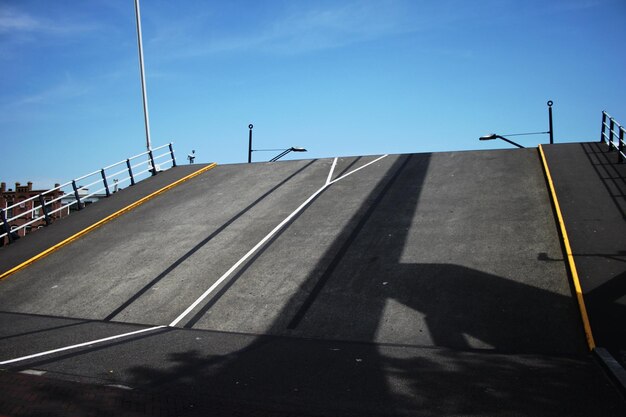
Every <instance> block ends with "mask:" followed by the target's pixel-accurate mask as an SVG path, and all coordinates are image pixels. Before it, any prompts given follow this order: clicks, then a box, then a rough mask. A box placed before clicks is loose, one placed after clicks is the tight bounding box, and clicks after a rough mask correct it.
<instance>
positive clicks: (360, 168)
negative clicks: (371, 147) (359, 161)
mask: <svg viewBox="0 0 626 417" xmlns="http://www.w3.org/2000/svg"><path fill="white" fill-rule="evenodd" d="M386 156H388V154H385V155H383V156H381V157H378V158H376V159H374V160H373V161H370V162H368V163H367V164H365V165H363V166H361V167H358V168H357V169H354V170H352V171H350V172H348V173H347V174H344V175H342V176H341V177H339V178H337V179H335V180H333V181H331V182H330V183H329V184H334V183H336V182H337V181H341V180H342V179H344V178H345V177H347V176H348V175H352V174H354V173H355V172H357V171H360V170H362V169H363V168H365V167H366V166H369V165H372V164H373V163H376V162H378V161H380V160H381V159H383V158H385V157H386Z"/></svg>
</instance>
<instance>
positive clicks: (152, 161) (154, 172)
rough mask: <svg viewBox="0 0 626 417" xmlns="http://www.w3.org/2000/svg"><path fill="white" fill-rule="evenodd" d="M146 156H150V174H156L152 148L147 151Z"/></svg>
mask: <svg viewBox="0 0 626 417" xmlns="http://www.w3.org/2000/svg"><path fill="white" fill-rule="evenodd" d="M148 156H149V157H150V165H151V166H152V175H156V174H157V169H156V165H155V164H154V155H153V153H152V149H150V150H149V151H148Z"/></svg>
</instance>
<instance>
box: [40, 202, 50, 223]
mask: <svg viewBox="0 0 626 417" xmlns="http://www.w3.org/2000/svg"><path fill="white" fill-rule="evenodd" d="M39 205H40V206H41V209H42V210H43V217H44V219H45V221H46V226H49V225H50V216H49V215H48V208H47V207H46V200H44V198H43V195H41V194H39Z"/></svg>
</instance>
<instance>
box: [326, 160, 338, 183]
mask: <svg viewBox="0 0 626 417" xmlns="http://www.w3.org/2000/svg"><path fill="white" fill-rule="evenodd" d="M336 165H337V158H336V157H335V159H334V160H333V165H332V166H331V167H330V172H329V173H328V178H326V184H330V180H331V178H332V177H333V171H334V170H335V166H336Z"/></svg>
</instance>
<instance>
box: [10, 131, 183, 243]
mask: <svg viewBox="0 0 626 417" xmlns="http://www.w3.org/2000/svg"><path fill="white" fill-rule="evenodd" d="M165 148H167V150H165V152H163V153H161V154H158V155H155V152H157V151H160V150H163V149H165ZM175 166H176V158H175V157H174V148H173V146H172V143H168V144H166V145H163V146H160V147H158V148H154V149H152V150H150V151H147V152H144V153H140V154H139V155H135V156H132V157H130V158H127V159H125V160H123V161H120V162H117V163H115V164H112V165H109V166H107V167H104V168H102V169H99V170H97V171H94V172H92V173H89V174H87V175H83V176H82V177H78V178H75V179H73V180H71V181H68V182H66V183H65V184H62V185H58V186H56V187H55V188H52V189H50V190H47V191H44V192H43V193H41V194H38V195H35V196H33V197H30V198H28V199H25V200H21V201H18V202H15V204H12V205H10V206H7V207H5V208H3V209H0V241H3V240H4V238H5V236H6V237H7V238H8V241H9V243H12V242H13V241H14V240H15V239H16V237H18V236H19V231H20V230H22V229H25V231H24V234H25V233H26V231H27V230H29V229H28V228H29V226H30V227H32V226H33V225H35V224H38V225H39V226H42V225H45V226H47V225H49V224H50V223H52V221H53V220H54V219H57V218H61V217H65V216H66V215H68V214H69V212H70V210H72V209H75V210H82V209H83V208H84V206H85V203H88V202H90V201H91V200H94V199H98V198H100V197H109V196H110V195H111V194H112V193H114V192H116V191H117V190H118V187H120V186H121V185H122V184H125V183H128V184H129V186H132V185H135V183H137V182H138V181H141V180H142V179H144V178H147V177H149V176H152V175H156V174H157V173H158V172H159V171H164V170H165V169H169V168H171V167H175ZM164 167H165V168H164ZM120 168H121V169H120ZM112 171H115V172H112ZM94 178H95V180H94ZM82 181H89V183H88V184H86V185H81V184H79V183H80V182H82ZM111 183H113V191H111ZM91 187H95V188H97V189H95V191H91V190H90V188H91ZM15 191H16V192H17V189H16V190H15ZM20 209H21V210H20ZM13 211H21V212H20V213H19V214H17V215H15V216H13ZM42 221H43V224H42ZM17 223H19V224H17ZM39 226H38V227H39Z"/></svg>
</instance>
